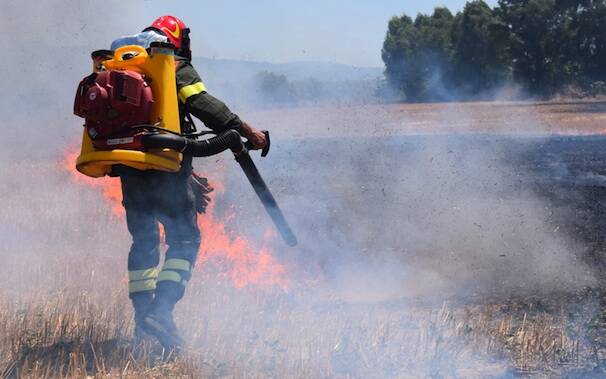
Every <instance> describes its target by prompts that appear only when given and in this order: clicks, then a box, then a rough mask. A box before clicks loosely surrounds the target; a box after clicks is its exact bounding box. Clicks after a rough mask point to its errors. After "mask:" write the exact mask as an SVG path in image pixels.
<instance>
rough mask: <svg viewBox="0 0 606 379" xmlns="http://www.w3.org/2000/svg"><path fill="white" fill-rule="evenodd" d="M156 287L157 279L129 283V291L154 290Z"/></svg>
mask: <svg viewBox="0 0 606 379" xmlns="http://www.w3.org/2000/svg"><path fill="white" fill-rule="evenodd" d="M155 289H156V279H147V280H139V281H137V282H130V283H128V293H135V292H145V291H153V290H155Z"/></svg>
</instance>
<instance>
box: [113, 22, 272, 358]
mask: <svg viewBox="0 0 606 379" xmlns="http://www.w3.org/2000/svg"><path fill="white" fill-rule="evenodd" d="M143 32H155V33H157V34H159V35H162V36H164V37H166V38H167V39H168V41H169V42H170V43H172V44H173V45H174V46H175V48H176V55H177V66H176V78H177V91H178V98H179V114H180V118H181V130H182V131H184V130H190V129H191V123H190V122H189V121H188V120H191V119H190V118H189V114H191V115H194V116H195V117H197V118H198V119H200V120H201V121H202V122H203V123H204V124H205V125H206V126H207V127H209V128H210V129H212V130H213V131H216V132H221V131H224V130H227V129H235V130H236V131H238V132H239V133H240V134H241V135H242V136H244V137H245V138H247V139H248V140H249V141H251V142H252V144H253V145H254V146H255V148H259V149H261V148H263V147H264V146H265V145H266V143H267V141H266V139H265V135H264V134H263V133H262V132H261V131H259V130H257V129H255V128H253V127H251V126H250V125H248V124H247V123H246V122H244V121H242V120H241V119H240V118H239V117H238V116H237V115H236V114H234V113H232V112H231V111H230V110H229V108H228V107H227V106H226V105H225V104H224V103H223V102H221V101H220V100H218V99H216V98H215V97H213V96H211V95H210V94H209V93H208V92H207V91H206V87H205V86H204V83H203V82H202V80H201V79H200V76H199V75H198V73H197V72H196V70H195V69H194V67H193V66H192V64H191V50H190V39H189V29H188V28H187V27H186V25H185V24H184V23H183V21H181V20H180V19H178V18H176V17H174V16H162V17H160V18H158V19H157V20H155V21H154V22H153V23H152V24H151V25H150V26H149V27H148V28H145V29H144V30H143ZM155 33H152V34H155ZM113 174H114V175H116V176H119V177H120V180H121V185H122V195H123V205H124V208H125V209H126V222H127V226H128V230H129V232H130V234H131V235H132V245H131V248H130V252H129V255H128V271H129V286H128V287H129V297H130V299H131V301H132V304H133V307H134V314H135V336H136V337H141V336H142V335H143V332H145V333H147V334H151V335H152V336H154V337H156V338H157V339H158V341H159V342H160V343H161V344H162V345H163V346H164V347H165V348H168V349H175V348H179V347H180V346H182V344H183V340H182V338H181V336H180V334H179V332H178V330H177V327H176V325H175V323H174V321H173V309H174V307H175V304H176V303H177V302H178V301H179V300H180V299H181V298H182V297H183V295H184V292H185V287H186V285H187V282H188V281H189V280H190V278H191V274H192V269H193V267H194V264H195V262H196V258H197V255H198V248H199V245H200V230H199V229H198V224H197V221H196V218H197V210H198V211H200V210H203V209H202V208H204V201H205V198H204V196H203V193H202V192H204V187H205V186H204V185H205V183H204V182H202V185H200V182H201V181H200V180H199V178H198V177H196V176H193V170H192V157H191V156H188V155H184V157H183V161H182V166H181V169H180V171H179V172H176V173H169V172H162V171H153V170H147V171H140V170H136V169H133V168H130V167H126V166H114V171H113ZM158 222H159V223H161V224H162V225H163V227H164V231H165V237H166V244H167V245H168V250H167V251H166V256H165V260H164V265H163V266H162V268H161V269H160V270H158V268H157V267H158V265H159V263H160V250H159V244H160V234H159V230H158ZM203 235H204V231H202V237H203Z"/></svg>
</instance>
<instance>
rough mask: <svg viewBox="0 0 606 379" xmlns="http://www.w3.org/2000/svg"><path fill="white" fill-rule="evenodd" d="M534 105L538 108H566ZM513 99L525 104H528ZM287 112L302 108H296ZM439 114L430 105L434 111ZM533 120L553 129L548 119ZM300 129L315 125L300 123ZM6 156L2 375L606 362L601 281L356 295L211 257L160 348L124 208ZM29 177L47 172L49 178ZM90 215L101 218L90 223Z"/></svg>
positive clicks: (424, 372)
mask: <svg viewBox="0 0 606 379" xmlns="http://www.w3.org/2000/svg"><path fill="white" fill-rule="evenodd" d="M599 106H600V107H601V106H603V104H601V103H600V104H599ZM433 107H434V106H432V105H424V106H414V105H411V106H402V107H399V106H388V107H387V108H390V109H389V110H390V111H389V112H384V111H383V110H380V109H379V108H380V107H366V108H364V107H362V108H359V109H357V110H356V112H357V113H354V114H353V115H352V114H351V112H349V111H350V110H349V109H345V110H343V113H347V115H348V116H347V117H349V119H351V121H352V122H351V123H350V124H347V122H346V121H347V120H348V119H347V117H345V121H343V120H342V117H341V115H340V114H339V112H336V114H333V115H332V116H326V115H325V117H329V118H330V117H333V118H335V119H338V120H340V123H341V125H344V124H347V126H348V127H349V126H351V125H354V124H356V122H357V120H358V119H359V117H358V116H360V117H362V118H363V117H366V119H367V121H368V119H373V120H374V118H375V117H376V113H377V112H379V113H381V118H387V120H382V119H381V120H374V121H373V122H372V123H371V122H359V123H358V124H359V125H362V126H363V127H364V128H365V130H368V128H369V127H370V126H373V125H375V124H377V123H381V125H385V127H386V128H388V129H389V128H391V129H393V130H397V131H398V132H401V131H402V129H403V128H402V126H404V127H406V125H408V124H407V122H410V125H411V127H412V126H414V125H416V124H414V122H415V120H417V119H418V120H426V119H428V117H429V116H428V114H433ZM462 107H463V108H465V109H467V110H468V111H469V112H468V114H471V116H470V118H469V119H465V120H458V122H459V123H463V124H464V125H462V126H461V128H462V130H463V131H465V130H469V127H473V126H474V125H479V124H482V123H484V121H485V120H484V117H485V116H486V117H488V116H490V117H496V118H499V117H505V116H508V115H509V114H510V110H511V109H512V108H511V105H507V104H493V105H491V106H490V107H491V108H495V109H496V108H498V109H497V111H496V113H495V109H492V110H488V111H487V110H486V108H482V107H481V106H479V105H474V104H470V105H462ZM534 107H535V108H540V109H541V111H540V112H539V117H540V118H541V120H550V117H556V115H557V114H558V113H557V110H558V109H562V108H557V107H558V106H557V105H554V107H556V108H555V109H554V108H549V109H551V110H552V112H548V111H547V110H545V109H547V108H542V106H541V105H535V106H534ZM516 109H519V112H520V114H519V115H518V116H519V117H518V116H516V117H518V118H519V119H525V118H526V117H527V115H528V114H531V113H532V114H533V115H536V112H534V111H532V110H530V111H527V110H526V108H516ZM535 110H536V109H535ZM306 111H307V110H302V111H300V112H306ZM564 111H565V112H564V113H562V116H561V117H563V120H564V121H565V122H572V121H574V120H576V118H575V117H577V114H576V113H577V112H576V111H574V109H572V110H571V109H568V108H566V109H564ZM285 112H286V113H288V112H290V113H293V114H292V115H291V117H292V118H293V119H294V118H297V119H300V120H304V119H306V118H305V117H298V115H297V114H296V113H297V112H299V111H297V110H293V111H285ZM364 112H366V113H365V114H362V113H364ZM533 112H534V113H533ZM541 112H543V113H541ZM319 113H323V112H322V110H320V111H319ZM459 113H460V110H457V114H459ZM463 113H465V110H464V111H463ZM257 116H258V117H261V118H262V117H263V115H257ZM274 116H275V115H272V117H274ZM287 116H288V115H287ZM581 116H582V115H581ZM603 116H604V115H603V111H602V108H600V109H599V112H598V111H596V115H595V117H594V121H595V123H594V124H592V126H591V128H592V129H591V130H585V131H587V132H592V131H595V130H598V127H597V126H596V125H597V123H598V121H600V120H603ZM433 117H434V118H436V117H437V118H440V117H442V118H444V117H446V118H447V116H443V115H442V116H433ZM579 117H580V116H579ZM275 118H276V117H274V119H275ZM287 118H288V117H287ZM307 119H313V120H314V122H315V121H316V118H315V117H307ZM331 121H332V120H325V122H319V123H318V124H319V125H324V126H325V125H326V124H327V123H328V124H330V123H331ZM442 121H443V119H431V118H430V122H433V123H434V124H435V125H438V124H440V123H441V122H442ZM560 121H562V120H559V121H557V122H558V123H559V122H560ZM516 122H517V121H516ZM264 124H265V125H267V126H270V125H269V123H264ZM541 125H543V126H544V129H543V130H547V131H551V130H558V128H554V129H551V126H550V125H551V124H550V123H549V122H548V121H545V122H544V123H541ZM354 126H355V125H354ZM430 126H431V125H430ZM291 127H293V128H294V126H292V125H291ZM360 128H362V127H360ZM430 129H431V127H430ZM272 130H273V129H272ZM300 130H301V133H302V134H304V133H309V129H305V125H303V126H301V129H300ZM487 131H491V130H488V129H487ZM312 132H313V131H312ZM353 132H356V131H355V130H354V131H352V133H353ZM383 132H384V130H378V131H377V133H383ZM318 133H319V135H322V133H320V132H318ZM278 134H279V130H278ZM295 134H296V133H295ZM295 136H296V135H295ZM25 166H27V167H25ZM3 168H4V169H5V171H4V172H5V177H10V178H12V180H11V181H4V182H1V183H0V194H1V195H2V197H1V198H0V201H1V202H0V205H1V207H2V210H3V212H2V213H0V226H1V227H2V228H3V229H2V241H3V245H2V246H0V257H1V258H2V262H3V264H2V265H1V266H0V372H1V373H3V376H8V377H24V378H55V377H63V378H88V377H97V378H106V377H107V378H113V377H120V378H164V377H170V378H190V377H213V378H224V377H230V378H231V377H236V378H242V377H246V378H266V377H279V378H290V377H293V378H325V377H334V378H389V377H393V378H419V377H428V378H492V377H495V378H501V377H512V376H518V375H521V376H524V375H527V376H531V377H561V376H565V375H567V373H576V374H575V375H577V376H576V377H588V376H589V375H594V377H596V378H597V377H600V375H601V374H602V373H603V372H602V371H601V370H602V367H603V364H604V353H605V351H606V349H605V345H604V344H603V341H604V339H605V338H604V337H603V334H604V330H606V328H604V325H603V320H602V318H601V314H600V311H599V309H600V307H599V300H600V297H601V296H600V295H599V294H583V296H581V297H580V298H576V297H574V296H570V295H566V296H563V295H553V296H552V297H547V298H544V299H540V300H538V299H508V298H498V299H469V298H467V299H440V298H439V295H438V296H434V298H433V299H432V300H431V302H429V301H428V300H424V301H423V302H420V301H418V300H415V299H400V300H398V301H392V302H351V301H347V300H345V299H344V297H343V296H341V295H342V294H340V293H338V292H336V291H335V290H333V289H331V287H330V286H325V285H323V282H322V281H321V280H317V281H316V282H315V283H314V285H313V286H308V285H307V283H305V284H300V285H293V286H292V287H291V289H290V290H289V291H286V292H284V291H282V290H280V289H276V288H256V287H255V288H245V289H235V288H233V287H232V286H231V285H230V284H229V283H226V282H223V281H221V280H220V279H218V278H217V276H216V274H215V272H214V270H213V268H212V267H207V268H206V269H205V270H204V271H202V272H197V273H196V274H195V276H194V280H193V281H192V283H191V285H190V288H189V289H188V292H187V295H186V298H185V299H184V301H183V302H182V303H181V304H180V305H179V306H178V308H177V311H176V318H177V324H178V325H179V327H180V328H181V329H182V331H183V334H184V335H185V337H186V339H187V341H188V343H189V346H188V348H187V349H186V350H185V351H184V352H183V354H181V355H179V356H174V355H171V354H168V353H166V352H163V351H162V350H161V348H160V347H159V346H158V345H157V344H156V343H154V342H148V343H145V344H142V345H138V346H137V345H135V344H134V343H133V341H132V339H131V334H132V329H133V323H132V313H131V310H130V304H129V301H128V299H127V294H126V252H127V251H128V244H129V242H128V235H127V232H126V230H125V227H124V225H123V223H122V222H121V221H120V220H116V219H115V218H114V216H112V214H111V211H110V210H109V209H107V208H106V207H103V206H92V205H91V204H103V203H102V202H101V201H100V199H99V195H98V193H96V192H95V191H94V190H93V191H91V190H87V189H82V188H78V187H76V186H73V185H72V184H66V178H65V177H64V176H60V175H51V176H49V175H48V173H49V172H57V168H56V167H54V166H52V165H49V166H44V165H41V164H28V163H25V164H21V165H18V166H13V165H11V166H10V167H3ZM23 172H28V175H23ZM40 178H43V181H41V180H40ZM32 183H34V184H36V183H40V187H42V188H43V191H40V190H39V188H38V187H37V186H36V185H32ZM58 189H60V190H58ZM74 199H77V201H74ZM24 204H25V205H26V206H24ZM90 220H97V223H96V224H95V225H94V226H91V224H90ZM579 373H580V374H579Z"/></svg>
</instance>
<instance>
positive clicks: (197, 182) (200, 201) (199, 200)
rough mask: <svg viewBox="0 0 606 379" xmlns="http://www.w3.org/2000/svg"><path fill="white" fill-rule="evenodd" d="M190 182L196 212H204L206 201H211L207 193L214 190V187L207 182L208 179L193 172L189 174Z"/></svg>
mask: <svg viewBox="0 0 606 379" xmlns="http://www.w3.org/2000/svg"><path fill="white" fill-rule="evenodd" d="M191 182H192V188H193V191H194V195H195V196H196V211H197V212H198V213H205V212H206V207H207V206H208V203H210V202H211V201H212V198H211V197H210V196H208V194H209V193H211V192H212V191H214V188H212V187H211V186H210V184H208V179H206V178H205V177H202V176H200V175H198V174H196V173H195V172H193V173H192V174H191Z"/></svg>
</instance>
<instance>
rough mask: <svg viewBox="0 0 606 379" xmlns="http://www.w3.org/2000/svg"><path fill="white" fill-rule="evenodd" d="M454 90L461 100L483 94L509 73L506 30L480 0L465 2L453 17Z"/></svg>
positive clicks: (500, 82) (494, 14) (496, 15)
mask: <svg viewBox="0 0 606 379" xmlns="http://www.w3.org/2000/svg"><path fill="white" fill-rule="evenodd" d="M452 38H453V45H454V57H453V69H454V75H453V76H454V77H453V80H454V83H455V84H456V87H457V90H459V91H461V92H462V93H463V94H464V95H465V96H474V95H476V94H478V93H486V92H488V91H490V90H492V89H494V88H496V87H497V86H500V85H502V84H503V82H504V81H505V80H506V79H507V77H508V73H509V64H510V56H509V38H510V37H509V28H508V27H507V25H506V24H505V23H504V22H503V21H502V20H501V19H500V18H499V15H498V13H497V12H494V11H493V10H492V9H490V7H489V6H488V5H487V4H486V3H485V2H484V1H482V0H476V1H472V2H468V3H467V4H466V5H465V8H464V10H463V12H462V13H460V14H457V17H456V21H455V26H454V28H453V33H452Z"/></svg>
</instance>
